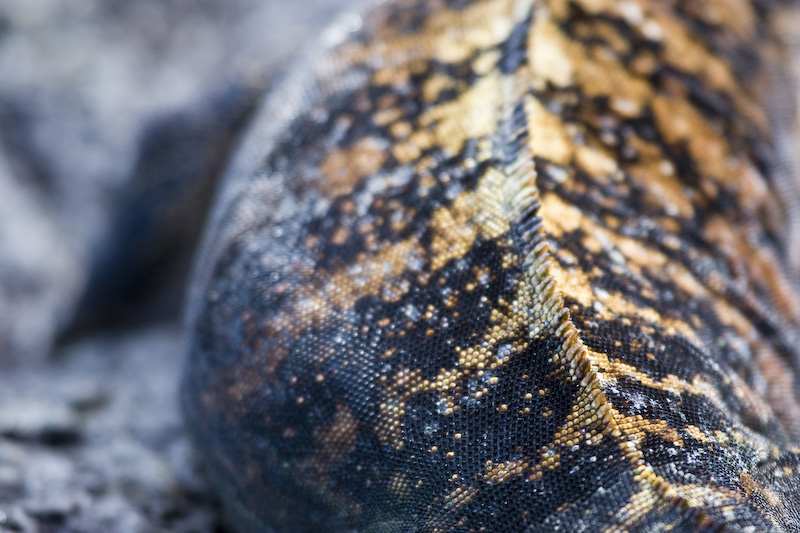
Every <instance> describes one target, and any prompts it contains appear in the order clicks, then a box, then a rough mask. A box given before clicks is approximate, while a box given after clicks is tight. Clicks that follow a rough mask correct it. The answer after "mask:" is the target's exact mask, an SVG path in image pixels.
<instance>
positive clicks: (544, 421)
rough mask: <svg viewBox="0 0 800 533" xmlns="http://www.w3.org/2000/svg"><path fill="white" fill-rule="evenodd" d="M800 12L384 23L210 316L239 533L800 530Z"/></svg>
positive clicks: (302, 96) (195, 403) (283, 135)
mask: <svg viewBox="0 0 800 533" xmlns="http://www.w3.org/2000/svg"><path fill="white" fill-rule="evenodd" d="M797 11H798V7H797V6H796V4H795V3H793V2H782V1H778V0H775V1H772V0H752V1H747V0H706V1H703V2H700V1H697V0H670V1H665V0H619V1H612V0H535V1H534V0H519V1H515V0H484V1H477V0H475V1H469V0H402V1H389V2H382V3H378V4H374V5H373V6H371V7H368V8H366V10H365V11H364V12H363V13H364V14H363V16H362V17H352V16H351V17H349V18H346V19H345V21H344V22H343V23H341V24H340V25H339V26H337V27H335V28H334V30H332V31H331V32H329V33H328V34H326V35H325V36H324V37H323V41H324V43H325V44H324V45H323V46H322V47H321V48H320V49H318V50H317V51H316V52H315V53H312V54H310V56H309V59H308V60H307V62H306V64H304V65H302V66H301V67H299V68H298V69H297V71H296V72H295V74H294V75H293V76H290V78H289V80H287V81H286V83H285V85H284V86H283V88H282V89H279V90H278V91H276V92H275V93H274V94H273V95H272V96H271V97H270V98H269V99H268V100H267V102H266V103H265V105H264V107H263V109H262V110H261V112H260V115H259V116H258V118H257V120H256V123H255V125H254V127H253V131H252V132H251V133H250V135H249V137H248V138H247V139H246V141H245V142H244V146H243V147H242V149H241V152H240V154H239V156H238V157H237V158H236V159H235V160H234V162H233V163H232V165H231V168H230V172H229V175H228V177H227V181H226V184H225V186H224V187H223V189H222V191H221V193H220V198H219V199H218V205H217V208H216V211H215V213H214V215H213V217H212V221H211V224H210V226H209V230H208V232H207V237H206V241H205V245H204V247H203V250H202V252H201V255H200V259H199V263H198V267H197V270H196V276H195V280H194V286H193V290H192V293H191V295H190V304H191V307H190V312H189V314H188V319H187V325H188V332H189V339H188V351H189V360H188V363H187V366H186V374H185V377H184V389H183V395H184V405H185V410H186V415H187V419H188V423H189V426H190V428H191V429H192V431H193V433H194V435H195V437H196V442H197V444H198V447H199V449H200V451H201V454H202V455H201V456H202V457H203V459H204V461H205V462H206V464H207V466H208V469H209V471H210V475H211V478H212V480H213V482H214V484H215V486H216V487H217V488H218V489H219V491H220V494H221V496H222V498H223V501H224V504H225V506H226V509H227V511H228V513H229V516H230V518H231V521H232V523H233V524H234V525H235V527H236V528H237V530H239V531H243V532H245V531H266V532H281V533H284V532H292V533H302V532H351V531H362V532H371V533H377V532H419V533H422V532H425V533H434V532H442V533H443V532H452V533H456V532H457V533H466V532H487V533H505V532H535V531H570V532H571V531H592V532H594V531H598V532H599V531H608V532H611V531H695V530H704V531H719V530H725V531H800V481H799V480H800V477H799V476H800V458H799V455H798V454H800V451H798V448H797V446H798V444H799V443H800V380H799V379H798V375H800V374H798V370H800V368H798V366H799V365H800V344H799V342H800V337H799V336H798V334H799V333H800V303H799V302H800V300H799V299H798V297H797V296H798V286H800V285H798V270H797V264H798V262H797V255H796V254H797V251H798V245H799V244H800V240H798V228H800V225H798V206H799V205H800V203H798V202H799V200H800V195H798V182H797V176H796V175H795V174H794V173H793V171H794V170H795V169H794V167H793V166H792V165H793V161H792V158H793V156H794V153H795V152H796V151H797V150H798V149H800V147H799V146H798V145H797V143H796V139H795V137H793V135H794V128H795V127H796V126H797V124H796V118H797V115H796V109H795V103H796V102H795V98H794V97H795V95H796V94H800V93H797V92H795V89H796V87H795V86H794V81H793V73H792V69H791V62H792V56H791V50H790V48H789V47H788V45H787V42H786V41H785V40H786V39H788V38H789V37H791V35H789V34H790V32H791V31H792V28H800V24H799V23H798V17H797Z"/></svg>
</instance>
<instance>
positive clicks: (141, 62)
mask: <svg viewBox="0 0 800 533" xmlns="http://www.w3.org/2000/svg"><path fill="white" fill-rule="evenodd" d="M347 3H348V0H136V1H131V0H0V530H9V531H23V532H51V531H52V532H55V531H59V532H60V531H65V532H66V531H68V532H73V531H74V532H89V533H91V532H101V531H102V532H108V531H115V532H140V531H141V532H145V531H147V532H152V531H181V532H189V531H223V525H222V522H221V519H220V517H219V516H218V510H217V507H216V503H215V501H214V498H213V496H212V495H211V494H210V492H209V491H208V488H207V487H206V485H205V483H204V481H203V479H202V476H201V475H200V474H199V473H198V468H197V466H196V465H194V464H193V462H192V456H191V453H190V447H189V444H188V442H187V440H186V438H185V436H184V433H183V429H182V425H181V420H180V413H179V409H178V402H177V398H176V392H177V386H178V380H179V375H180V368H181V365H182V359H183V353H182V352H181V339H180V331H179V326H178V324H179V316H180V304H181V302H182V293H183V284H184V282H185V279H186V275H187V273H188V271H189V268H190V267H189V261H190V260H189V258H190V257H191V252H192V250H193V248H194V246H195V242H196V239H197V237H198V235H199V232H200V231H201V229H202V224H203V217H204V213H205V209H206V207H207V205H208V203H209V201H210V198H211V196H212V194H213V190H214V186H215V179H216V177H218V176H219V174H220V172H221V170H222V169H223V168H224V166H225V162H226V160H227V159H228V157H229V156H230V153H231V151H232V150H233V149H234V147H235V145H236V141H237V139H238V137H239V135H240V134H241V132H242V130H243V129H244V128H246V126H247V119H248V117H249V114H250V112H251V111H252V110H253V109H254V107H255V106H256V105H257V104H258V102H259V100H260V98H261V97H262V95H263V93H264V92H265V91H268V90H269V88H270V87H271V86H272V84H273V83H275V81H276V80H278V79H280V76H281V74H282V72H284V71H285V69H286V68H287V65H288V64H290V63H291V59H292V58H293V57H296V56H297V55H298V54H300V53H302V52H303V51H304V50H306V49H308V48H309V47H310V46H311V45H312V44H313V42H314V41H315V40H316V38H317V35H318V34H319V32H320V30H321V28H322V27H323V26H324V25H326V24H327V23H329V22H330V21H331V20H333V18H334V17H335V15H336V14H337V13H339V12H340V11H341V10H342V7H343V6H345V5H346V4H347Z"/></svg>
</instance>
